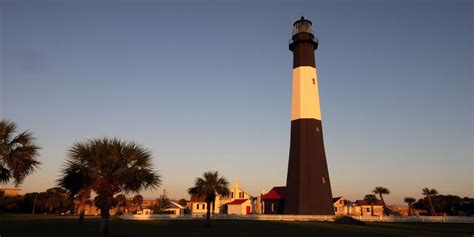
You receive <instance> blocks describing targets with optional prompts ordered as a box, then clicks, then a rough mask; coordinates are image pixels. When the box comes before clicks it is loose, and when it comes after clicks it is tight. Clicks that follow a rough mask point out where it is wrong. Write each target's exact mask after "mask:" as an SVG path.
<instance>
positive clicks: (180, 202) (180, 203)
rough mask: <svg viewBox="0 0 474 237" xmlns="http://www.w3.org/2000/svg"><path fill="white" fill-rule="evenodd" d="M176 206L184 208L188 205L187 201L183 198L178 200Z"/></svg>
mask: <svg viewBox="0 0 474 237" xmlns="http://www.w3.org/2000/svg"><path fill="white" fill-rule="evenodd" d="M178 204H179V205H181V206H183V207H186V205H188V201H187V200H186V199H184V198H181V199H179V201H178Z"/></svg>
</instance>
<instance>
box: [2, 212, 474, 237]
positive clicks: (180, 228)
mask: <svg viewBox="0 0 474 237" xmlns="http://www.w3.org/2000/svg"><path fill="white" fill-rule="evenodd" d="M99 222H100V220H99V219H97V218H90V219H86V221H85V223H84V224H83V225H81V226H80V225H78V224H77V223H76V219H75V218H74V219H73V218H61V217H59V218H54V217H53V218H51V216H42V215H36V216H31V215H0V236H1V237H12V236H22V237H23V236H25V237H27V236H31V237H33V236H34V237H39V236H48V237H52V236H66V237H75V236H80V237H86V236H99ZM473 235H474V224H445V223H367V224H366V225H363V226H357V225H341V224H335V223H329V222H328V223H326V222H270V221H268V222H267V221H237V220H220V221H214V222H213V223H212V227H211V228H206V227H204V222H202V221H124V220H121V219H115V218H112V219H111V221H110V236H111V237H119V236H140V237H147V236H171V237H175V236H176V237H180V236H183V237H184V236H186V237H192V236H220V237H222V236H225V237H232V236H259V237H266V236H289V237H290V236H291V237H293V236H325V237H326V236H350V237H358V236H466V237H473Z"/></svg>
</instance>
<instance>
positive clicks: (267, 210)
mask: <svg viewBox="0 0 474 237" xmlns="http://www.w3.org/2000/svg"><path fill="white" fill-rule="evenodd" d="M262 203H263V214H283V208H284V205H285V201H284V200H283V199H280V200H263V201H262Z"/></svg>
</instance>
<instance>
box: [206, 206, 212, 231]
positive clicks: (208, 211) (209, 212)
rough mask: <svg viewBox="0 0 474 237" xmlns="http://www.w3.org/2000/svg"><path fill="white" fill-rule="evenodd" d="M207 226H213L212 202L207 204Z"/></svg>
mask: <svg viewBox="0 0 474 237" xmlns="http://www.w3.org/2000/svg"><path fill="white" fill-rule="evenodd" d="M206 220H207V222H206V226H207V227H210V226H211V202H207V213H206Z"/></svg>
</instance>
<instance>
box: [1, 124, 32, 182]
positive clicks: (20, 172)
mask: <svg viewBox="0 0 474 237" xmlns="http://www.w3.org/2000/svg"><path fill="white" fill-rule="evenodd" d="M16 129H17V127H16V124H15V123H14V122H11V121H8V120H4V119H2V120H1V121H0V183H8V182H10V180H11V179H13V182H14V184H15V186H19V185H20V184H21V183H22V182H23V180H24V179H25V177H26V176H28V175H29V174H31V173H33V172H34V171H35V169H36V168H37V167H38V166H39V165H40V164H41V163H40V162H39V161H38V160H37V159H36V158H37V157H38V156H39V150H40V149H41V148H40V147H39V146H37V145H36V144H35V143H34V140H35V138H34V137H33V133H31V132H29V131H24V132H21V133H17V131H16Z"/></svg>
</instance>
